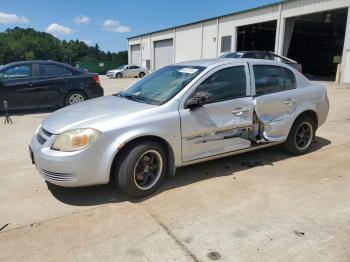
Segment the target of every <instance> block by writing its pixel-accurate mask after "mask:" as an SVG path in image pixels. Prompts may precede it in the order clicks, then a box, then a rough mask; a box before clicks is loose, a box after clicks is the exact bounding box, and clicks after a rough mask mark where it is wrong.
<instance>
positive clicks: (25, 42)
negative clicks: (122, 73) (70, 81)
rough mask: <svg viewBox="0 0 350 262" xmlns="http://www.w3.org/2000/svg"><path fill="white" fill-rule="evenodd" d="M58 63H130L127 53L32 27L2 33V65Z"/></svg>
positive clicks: (0, 50) (0, 54)
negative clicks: (19, 62) (35, 60)
mask: <svg viewBox="0 0 350 262" xmlns="http://www.w3.org/2000/svg"><path fill="white" fill-rule="evenodd" d="M33 59H39V60H54V61H59V62H64V63H68V64H71V65H75V64H76V62H78V61H95V60H97V61H101V62H102V61H113V63H115V64H126V63H127V61H128V57H127V51H123V52H118V53H111V52H107V53H106V52H104V51H102V50H101V49H100V47H99V45H98V44H96V45H95V46H94V47H90V46H88V45H86V44H85V43H84V42H83V41H79V40H74V41H73V40H70V41H66V40H60V39H58V38H56V37H54V36H53V35H51V34H48V33H45V32H38V31H36V30H34V29H32V28H27V29H23V28H19V27H15V28H13V29H7V30H6V31H5V32H1V33H0V64H7V63H10V62H15V61H21V60H33Z"/></svg>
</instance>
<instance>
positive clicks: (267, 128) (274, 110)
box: [254, 89, 299, 142]
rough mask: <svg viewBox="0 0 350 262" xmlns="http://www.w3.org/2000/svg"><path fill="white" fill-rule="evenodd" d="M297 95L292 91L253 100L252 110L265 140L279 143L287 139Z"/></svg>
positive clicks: (296, 104) (297, 101) (295, 107)
mask: <svg viewBox="0 0 350 262" xmlns="http://www.w3.org/2000/svg"><path fill="white" fill-rule="evenodd" d="M298 93H299V90H297V89H294V90H288V91H284V92H278V93H272V94H267V95H262V96H258V97H255V98H254V109H255V112H256V114H257V116H258V119H259V121H260V125H263V126H262V130H263V133H262V135H263V136H264V138H265V139H266V140H268V141H271V142H279V141H283V140H285V139H286V138H287V136H288V133H289V129H290V126H291V121H292V119H293V117H294V115H295V112H296V111H297V107H298V104H299V95H298Z"/></svg>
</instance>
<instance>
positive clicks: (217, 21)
mask: <svg viewBox="0 0 350 262" xmlns="http://www.w3.org/2000/svg"><path fill="white" fill-rule="evenodd" d="M218 54H219V18H217V19H216V57H218V56H219V55H218Z"/></svg>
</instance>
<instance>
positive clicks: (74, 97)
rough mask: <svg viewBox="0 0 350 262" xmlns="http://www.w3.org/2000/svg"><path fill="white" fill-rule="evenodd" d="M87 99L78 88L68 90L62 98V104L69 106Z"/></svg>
mask: <svg viewBox="0 0 350 262" xmlns="http://www.w3.org/2000/svg"><path fill="white" fill-rule="evenodd" d="M86 99H87V97H86V95H85V94H84V93H83V92H82V91H79V90H75V91H71V92H69V93H68V94H67V95H66V96H65V98H64V105H65V106H69V105H73V104H76V103H81V102H84V101H85V100H86Z"/></svg>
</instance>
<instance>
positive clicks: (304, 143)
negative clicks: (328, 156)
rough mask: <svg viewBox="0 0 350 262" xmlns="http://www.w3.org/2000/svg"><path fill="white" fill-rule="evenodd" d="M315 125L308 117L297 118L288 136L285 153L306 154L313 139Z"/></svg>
mask: <svg viewBox="0 0 350 262" xmlns="http://www.w3.org/2000/svg"><path fill="white" fill-rule="evenodd" d="M315 133H316V124H315V121H314V120H313V119H312V118H311V117H309V116H302V117H300V118H298V119H297V120H296V121H295V122H294V124H293V126H292V128H291V130H290V133H289V135H288V138H287V141H286V142H285V144H284V147H285V149H286V151H287V152H289V153H291V154H294V155H300V154H304V153H306V152H307V151H308V150H309V149H310V147H311V145H312V142H313V141H314V139H315Z"/></svg>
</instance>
